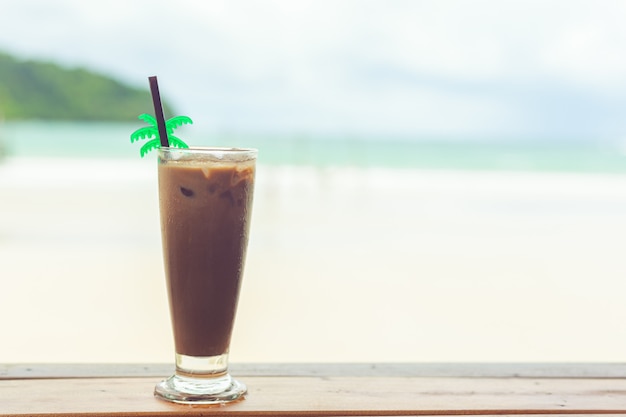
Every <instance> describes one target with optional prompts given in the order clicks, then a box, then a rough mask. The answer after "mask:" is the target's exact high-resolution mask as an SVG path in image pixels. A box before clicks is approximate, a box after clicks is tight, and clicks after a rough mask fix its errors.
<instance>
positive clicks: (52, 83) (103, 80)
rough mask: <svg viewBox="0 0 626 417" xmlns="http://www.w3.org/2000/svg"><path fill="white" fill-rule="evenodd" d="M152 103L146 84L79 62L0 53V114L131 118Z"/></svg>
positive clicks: (14, 117) (11, 117)
mask: <svg viewBox="0 0 626 417" xmlns="http://www.w3.org/2000/svg"><path fill="white" fill-rule="evenodd" d="M164 107H165V109H164V110H165V112H166V113H170V114H171V112H170V110H169V108H168V107H167V106H166V105H164ZM151 108H152V99H151V98H150V93H149V91H148V89H147V88H146V90H141V89H138V88H133V87H129V86H127V85H124V84H122V83H120V82H118V81H116V80H114V79H112V78H109V77H106V76H104V75H100V74H96V73H93V72H90V71H87V70H85V69H81V68H73V69H68V68H63V67H61V66H59V65H56V64H54V63H49V62H41V61H20V60H18V59H16V58H14V57H11V56H10V55H7V54H4V53H0V118H4V119H6V120H19V119H43V120H93V121H96V120H97V121H131V120H133V119H135V117H137V116H136V115H137V114H140V113H144V112H145V111H146V110H149V109H151Z"/></svg>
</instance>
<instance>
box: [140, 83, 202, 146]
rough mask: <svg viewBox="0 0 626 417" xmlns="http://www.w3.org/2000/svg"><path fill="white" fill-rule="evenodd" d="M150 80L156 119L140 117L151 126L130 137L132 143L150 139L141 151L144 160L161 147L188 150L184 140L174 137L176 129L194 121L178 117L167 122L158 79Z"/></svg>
mask: <svg viewBox="0 0 626 417" xmlns="http://www.w3.org/2000/svg"><path fill="white" fill-rule="evenodd" d="M148 80H149V81H150V91H151V93H152V102H153V104H154V114H155V115H156V118H154V117H152V116H151V115H149V114H146V113H144V114H142V115H140V116H139V117H138V119H139V120H143V121H144V122H146V123H148V124H149V125H150V126H146V127H142V128H139V129H137V130H135V131H134V132H133V133H132V134H131V135H130V141H131V143H132V142H136V141H138V140H143V139H150V140H149V141H148V142H146V143H145V144H144V145H143V146H142V147H141V149H140V150H139V153H140V154H141V157H142V158H143V157H144V156H145V155H146V154H147V153H148V152H150V151H151V150H153V149H156V148H159V147H169V146H172V147H176V148H188V147H189V146H187V144H186V143H185V142H183V141H182V139H180V138H178V137H176V136H174V129H176V128H177V127H179V126H182V125H187V124H189V125H190V124H192V123H193V121H192V120H191V119H190V118H189V117H187V116H176V117H172V118H171V119H169V120H167V121H166V120H165V117H164V116H163V106H162V105H161V96H160V94H159V85H158V83H157V78H156V77H148Z"/></svg>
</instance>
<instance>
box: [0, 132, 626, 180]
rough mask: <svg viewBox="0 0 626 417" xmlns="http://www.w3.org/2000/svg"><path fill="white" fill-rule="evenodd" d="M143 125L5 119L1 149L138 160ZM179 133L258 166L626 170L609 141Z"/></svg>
mask: <svg viewBox="0 0 626 417" xmlns="http://www.w3.org/2000/svg"><path fill="white" fill-rule="evenodd" d="M142 126H144V125H142V124H141V123H140V122H138V123H81V122H43V121H41V122H39V121H37V122H32V121H31V122H6V123H4V124H0V146H2V148H3V153H4V155H5V156H6V155H8V156H18V157H23V156H36V157H71V158H74V157H76V158H88V157H98V158H102V157H105V158H138V157H139V148H140V147H141V143H134V144H131V143H130V139H129V137H130V133H131V132H133V131H134V130H135V129H138V128H139V127H142ZM176 134H177V135H178V136H180V137H181V138H183V139H184V140H186V141H187V143H189V144H192V145H198V146H211V145H213V146H239V147H255V148H258V149H259V150H260V163H263V164H270V165H312V166H321V167H325V166H336V165H340V166H355V167H392V168H416V169H444V170H445V169H454V170H517V171H545V172H552V171H555V172H587V173H593V172H598V173H626V145H625V144H619V143H615V142H612V143H611V142H606V141H604V142H602V141H594V140H573V141H568V140H556V141H555V140H550V138H531V139H524V140H521V139H520V140H498V139H491V140H481V139H475V138H474V139H466V138H457V139H455V138H424V137H415V138H412V137H405V138H394V137H383V136H380V137H364V136H354V135H314V134H299V133H294V134H284V133H282V134H276V135H271V134H248V133H233V132H222V133H216V132H202V130H201V129H198V128H197V127H196V126H183V127H181V128H180V129H179V130H177V132H176Z"/></svg>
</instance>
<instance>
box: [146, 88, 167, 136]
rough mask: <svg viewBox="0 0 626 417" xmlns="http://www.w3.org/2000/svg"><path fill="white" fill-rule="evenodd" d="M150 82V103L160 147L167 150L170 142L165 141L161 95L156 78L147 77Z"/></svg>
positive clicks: (165, 132) (165, 131)
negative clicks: (155, 121)
mask: <svg viewBox="0 0 626 417" xmlns="http://www.w3.org/2000/svg"><path fill="white" fill-rule="evenodd" d="M148 80H149V81H150V92H152V103H153V104H154V115H155V116H156V120H157V127H158V129H159V139H161V147H162V148H169V146H170V142H169V140H168V139H167V129H166V128H165V117H163V106H162V105H161V95H160V94H159V83H158V82H157V77H156V76H152V77H148Z"/></svg>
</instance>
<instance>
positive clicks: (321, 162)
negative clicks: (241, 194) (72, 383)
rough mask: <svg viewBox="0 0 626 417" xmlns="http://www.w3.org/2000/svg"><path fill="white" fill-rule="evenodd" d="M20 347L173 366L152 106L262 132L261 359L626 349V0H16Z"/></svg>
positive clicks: (7, 214) (251, 136)
mask: <svg viewBox="0 0 626 417" xmlns="http://www.w3.org/2000/svg"><path fill="white" fill-rule="evenodd" d="M1 8H2V10H1V12H0V280H1V283H2V291H0V324H1V325H0V328H1V329H2V331H1V332H0V335H1V337H2V339H1V340H0V342H1V343H0V362H2V363H17V362H31V363H32V362H172V361H173V342H172V340H171V331H170V327H169V326H170V324H169V315H168V310H167V299H166V293H165V285H164V277H163V272H162V258H161V252H160V251H161V249H160V230H159V219H158V207H157V189H156V167H155V158H156V155H155V154H154V153H151V154H148V155H147V156H146V157H145V158H140V156H139V148H140V146H141V144H138V143H133V144H131V143H130V139H129V138H130V134H131V133H132V132H133V131H134V130H136V129H138V128H139V127H142V126H144V124H143V122H142V121H140V120H138V119H137V116H138V115H139V114H141V113H151V114H152V113H153V108H152V102H151V99H150V95H149V91H148V81H147V77H148V76H152V75H157V76H158V77H159V84H160V90H161V95H162V96H163V98H164V101H165V104H166V109H165V110H166V114H165V115H166V117H172V116H175V115H187V116H190V117H191V118H192V119H193V120H194V124H193V125H191V126H184V127H181V128H180V129H179V130H177V135H178V136H180V137H181V138H183V139H184V140H186V141H187V142H188V143H190V144H193V145H220V146H251V147H257V148H259V167H258V173H257V186H256V194H255V206H254V212H253V223H252V233H251V241H250V245H249V250H248V260H247V265H246V272H245V278H244V285H243V288H242V293H241V299H240V308H239V311H238V318H237V324H236V326H235V334H234V335H233V342H232V347H231V360H232V361H235V362H338V361H342V362H391V361H396V362H401V361H412V362H429V361H443V362H464V361H466V362H471V361H486V362H489V361H512V362H521V361H527V362H528V361H532V362H541V361H552V362H558V361H623V360H624V355H625V353H624V352H626V330H623V328H622V326H623V323H624V322H626V307H624V303H623V300H622V295H623V294H624V293H625V292H626V291H625V290H626V284H625V283H624V277H626V263H625V262H624V255H623V248H624V247H625V246H626V175H625V174H626V117H625V114H626V78H625V77H624V74H625V73H626V53H625V50H626V26H624V25H623V22H622V21H623V16H625V15H626V3H624V2H621V1H609V0H606V1H600V2H597V1H565V0H551V1H514V0H513V1H507V2H502V1H495V0H488V1H487V0H486V1H472V2H467V1H460V0H459V1H454V0H443V1H399V0H391V1H382V0H361V1H356V0H354V1H351V0H342V1H326V0H321V1H320V0H318V1H299V2H290V1H287V0H277V1H265V2H254V1H243V0H237V1H228V2H227V1H211V2H204V1H200V0H178V1H176V2H173V1H166V0H163V1H144V0H136V1H133V2H128V1H120V0H108V1H106V2H104V1H90V2H85V1H79V0H55V1H39V0H4V1H3V2H2V6H1Z"/></svg>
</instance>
